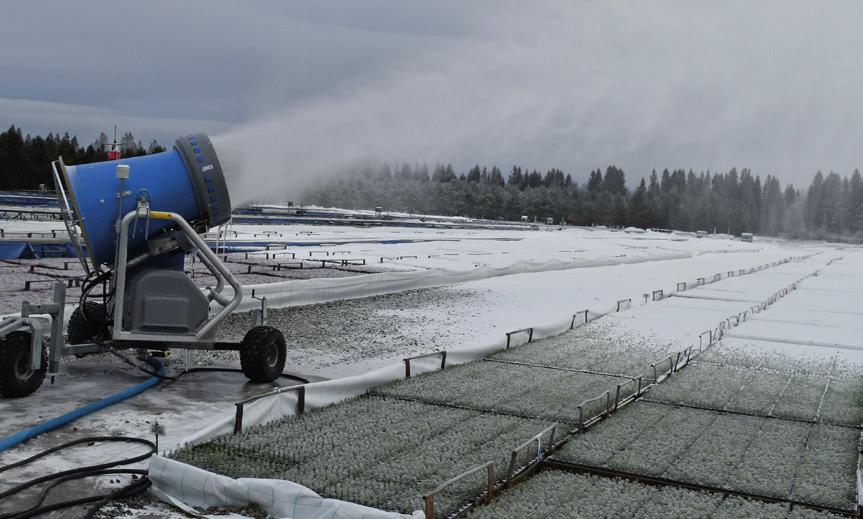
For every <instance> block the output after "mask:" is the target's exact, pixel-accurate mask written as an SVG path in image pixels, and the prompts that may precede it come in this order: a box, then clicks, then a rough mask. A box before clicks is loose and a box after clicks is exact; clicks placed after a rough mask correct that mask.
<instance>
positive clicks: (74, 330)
mask: <svg viewBox="0 0 863 519" xmlns="http://www.w3.org/2000/svg"><path fill="white" fill-rule="evenodd" d="M84 306H85V310H86V314H87V315H86V316H85V315H84V312H83V311H82V310H81V307H80V306H79V307H78V308H76V309H75V310H74V311H73V312H72V315H70V316H69V325H68V326H67V327H66V342H68V343H69V344H87V343H91V342H97V341H98V340H99V339H101V338H102V336H103V335H104V331H105V305H103V304H101V303H94V302H91V301H87V302H85V303H84Z"/></svg>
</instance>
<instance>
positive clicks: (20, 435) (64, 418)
mask: <svg viewBox="0 0 863 519" xmlns="http://www.w3.org/2000/svg"><path fill="white" fill-rule="evenodd" d="M150 363H151V364H152V365H153V367H155V368H156V369H157V372H158V373H159V374H160V375H164V371H165V365H164V364H163V363H162V361H161V360H160V359H158V358H151V359H150ZM159 380H160V378H159V377H151V378H149V379H147V380H145V381H144V382H141V383H140V384H137V385H135V386H132V387H130V388H128V389H124V390H123V391H120V392H118V393H114V394H113V395H111V396H109V397H107V398H103V399H101V400H98V401H96V402H93V403H90V404H87V405H85V406H84V407H79V408H78V409H75V410H74V411H70V412H68V413H66V414H64V415H61V416H58V417H56V418H52V419H50V420H48V421H45V422H42V423H40V424H38V425H34V426H33V427H30V428H28V429H24V430H23V431H19V432H17V433H15V434H13V435H11V436H7V437H5V438H0V452H3V451H5V450H7V449H10V448H12V447H14V446H16V445H18V444H20V443H23V442H25V441H27V440H30V439H32V438H35V437H36V436H39V435H40V434H42V433H46V432H48V431H52V430H54V429H56V428H58V427H61V426H63V425H66V424H67V423H69V422H73V421H75V420H77V419H78V418H81V417H82V416H85V415H88V414H90V413H93V412H95V411H99V410H101V409H104V408H106V407H108V406H111V405H114V404H116V403H117V402H120V401H122V400H125V399H127V398H130V397H133V396H135V395H137V394H139V393H141V392H143V391H145V390H147V389H149V388H151V387H153V386H155V385H156V384H157V383H158V382H159Z"/></svg>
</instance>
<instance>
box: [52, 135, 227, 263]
mask: <svg viewBox="0 0 863 519" xmlns="http://www.w3.org/2000/svg"><path fill="white" fill-rule="evenodd" d="M118 164H126V165H128V166H129V178H128V179H127V180H125V181H123V185H122V189H123V190H124V191H127V192H128V196H123V197H118V193H119V192H120V191H121V181H120V180H119V179H118V178H117V165H118ZM61 176H62V182H63V188H64V191H65V194H66V196H67V198H68V204H69V206H70V209H71V211H72V213H73V217H74V219H75V220H76V223H77V224H78V225H79V226H80V227H81V230H82V234H83V238H84V245H85V246H86V250H87V254H88V255H89V256H90V259H91V260H92V263H93V265H94V266H98V265H102V264H105V263H110V262H111V261H112V260H113V259H114V255H115V252H116V238H117V234H116V230H115V228H114V223H115V222H116V220H117V216H118V214H123V215H125V214H126V213H128V212H129V211H132V210H134V209H135V207H136V204H137V200H138V198H139V197H141V196H146V197H148V198H149V200H150V208H151V209H152V210H154V211H167V212H173V213H178V214H179V215H181V216H182V217H183V218H185V219H186V220H187V221H188V222H189V223H190V224H192V226H193V227H194V228H195V229H196V230H198V231H199V232H205V231H206V230H207V229H209V228H211V227H215V226H217V225H221V224H223V223H225V222H227V221H228V220H229V219H230V218H231V200H230V198H229V196H228V188H227V186H226V184H225V177H224V174H223V173H222V166H221V165H220V164H219V159H218V157H217V156H216V152H215V150H214V149H213V145H212V143H211V142H210V139H209V138H208V137H207V136H206V135H204V134H190V135H186V136H185V137H180V138H179V139H177V141H176V142H175V143H174V147H173V149H171V150H168V151H165V152H162V153H155V154H153V155H145V156H142V157H133V158H128V159H120V160H110V161H106V162H98V163H94V164H81V165H79V166H66V167H65V170H64V171H63V172H61ZM58 196H60V197H62V196H63V194H62V193H58ZM60 203H61V206H62V205H63V204H64V201H63V200H61V201H60ZM170 225H171V222H170V221H165V220H150V221H149V222H148V223H147V224H146V225H145V224H144V223H142V222H139V223H138V224H137V226H136V229H135V230H136V232H135V233H134V235H133V234H132V233H131V230H130V234H129V251H130V257H133V256H134V255H136V254H139V253H141V252H144V251H146V249H147V245H146V243H145V242H146V240H147V239H149V238H151V237H153V236H154V235H156V234H158V233H159V232H160V231H162V230H163V229H165V227H167V226H170ZM145 228H147V232H146V235H145V232H144V229H145Z"/></svg>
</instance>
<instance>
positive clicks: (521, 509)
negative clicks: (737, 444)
mask: <svg viewBox="0 0 863 519" xmlns="http://www.w3.org/2000/svg"><path fill="white" fill-rule="evenodd" d="M467 517H468V518H469V519H544V518H547V517H555V518H562V519H566V518H594V517H639V518H645V519H653V518H655V519H669V518H680V519H683V518H691V517H717V518H728V519H748V518H751V517H759V518H767V519H773V518H775V519H816V518H821V519H830V518H834V517H835V518H838V517H842V516H838V515H834V514H830V513H824V512H817V511H814V510H811V509H807V508H802V507H798V506H793V505H788V504H785V503H766V502H763V501H757V500H750V499H744V498H741V497H735V496H727V495H724V494H719V493H713V492H702V491H696V490H688V489H683V488H675V487H671V486H652V485H646V484H643V483H638V482H634V481H629V480H625V479H620V478H612V477H602V476H592V475H585V474H574V473H570V472H565V471H560V470H543V471H541V472H539V473H538V474H537V475H536V476H534V477H533V478H531V479H529V480H527V481H525V482H523V483H521V484H519V485H518V486H516V487H514V488H512V489H511V490H509V491H507V492H506V493H504V494H502V495H501V496H499V497H498V498H496V499H495V500H494V501H493V502H492V503H491V504H489V505H487V506H483V507H479V508H475V509H474V510H472V511H471V512H470V513H468V514H467Z"/></svg>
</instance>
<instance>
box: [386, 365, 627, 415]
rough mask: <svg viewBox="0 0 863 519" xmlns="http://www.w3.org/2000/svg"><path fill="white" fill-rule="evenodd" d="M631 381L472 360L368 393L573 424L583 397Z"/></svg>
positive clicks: (595, 394) (593, 395) (586, 397)
mask: <svg viewBox="0 0 863 519" xmlns="http://www.w3.org/2000/svg"><path fill="white" fill-rule="evenodd" d="M628 380H629V379H624V378H620V377H613V376H606V375H593V374H588V373H576V372H571V371H562V370H557V369H548V368H537V367H532V366H522V365H516V364H504V363H499V362H482V361H480V362H472V363H469V364H463V365H461V366H455V367H452V368H447V369H444V370H442V371H437V372H433V373H427V374H424V375H420V376H418V377H411V378H408V379H405V380H401V381H398V382H394V383H392V384H389V385H386V386H382V387H378V388H375V389H373V390H372V393H374V394H379V395H387V396H394V397H399V398H406V399H412V400H419V401H422V402H428V403H435V404H449V405H456V406H463V407H468V408H470V409H478V410H484V411H495V412H501V413H512V414H516V415H519V416H528V417H538V418H543V419H548V420H556V421H564V422H575V421H577V420H578V405H579V404H580V403H581V402H582V401H583V400H585V399H588V398H593V397H595V396H597V395H598V394H600V393H602V392H604V391H606V390H608V389H612V388H615V387H616V386H617V384H620V383H623V382H627V381H628Z"/></svg>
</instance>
